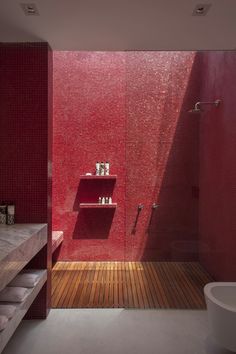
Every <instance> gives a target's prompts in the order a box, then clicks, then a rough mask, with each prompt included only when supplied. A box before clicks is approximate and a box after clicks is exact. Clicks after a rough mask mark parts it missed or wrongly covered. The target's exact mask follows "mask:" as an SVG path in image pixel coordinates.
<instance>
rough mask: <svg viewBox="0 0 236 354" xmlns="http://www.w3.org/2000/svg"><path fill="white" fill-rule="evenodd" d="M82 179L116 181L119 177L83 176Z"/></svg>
mask: <svg viewBox="0 0 236 354" xmlns="http://www.w3.org/2000/svg"><path fill="white" fill-rule="evenodd" d="M80 178H81V179H116V178H117V175H107V176H96V175H92V176H90V175H82V176H80Z"/></svg>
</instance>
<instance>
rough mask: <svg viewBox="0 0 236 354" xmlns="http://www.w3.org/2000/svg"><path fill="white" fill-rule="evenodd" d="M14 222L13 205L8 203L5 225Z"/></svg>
mask: <svg viewBox="0 0 236 354" xmlns="http://www.w3.org/2000/svg"><path fill="white" fill-rule="evenodd" d="M14 224H15V205H13V204H10V205H8V206H7V225H14Z"/></svg>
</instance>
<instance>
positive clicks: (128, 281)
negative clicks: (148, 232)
mask: <svg viewBox="0 0 236 354" xmlns="http://www.w3.org/2000/svg"><path fill="white" fill-rule="evenodd" d="M211 281H213V279H212V278H211V277H210V275H209V274H208V273H207V272H206V271H205V270H204V269H203V268H202V266H201V265H200V264H199V263H197V262H58V263H56V264H55V266H54V267H53V271H52V307H54V308H119V307H121V308H123V307H125V308H146V309H148V308H152V309H153V308H163V309H165V308H172V309H173V308H178V309H204V308H205V301H204V296H203V287H204V285H205V284H206V283H208V282H211Z"/></svg>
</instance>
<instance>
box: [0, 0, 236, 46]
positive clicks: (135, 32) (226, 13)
mask: <svg viewBox="0 0 236 354" xmlns="http://www.w3.org/2000/svg"><path fill="white" fill-rule="evenodd" d="M21 2H23V3H27V0H22V1H17V0H0V42H25V41H47V42H49V44H50V45H51V47H52V48H53V49H54V50H200V49H212V50H215V49H223V50H225V49H235V48H236V0H209V1H204V0H199V1H198V0H196V1H193V0H36V1H33V0H29V1H28V2H29V3H32V2H34V3H35V4H36V5H37V8H38V10H39V13H40V16H25V15H24V13H23V11H22V8H21V7H20V5H19V4H20V3H21ZM198 3H202V4H204V3H211V4H212V6H211V8H210V10H209V12H208V14H207V16H205V17H203V16H202V17H200V16H198V17H196V16H192V11H193V9H194V8H195V6H196V4H198Z"/></svg>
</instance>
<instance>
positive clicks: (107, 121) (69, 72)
mask: <svg viewBox="0 0 236 354" xmlns="http://www.w3.org/2000/svg"><path fill="white" fill-rule="evenodd" d="M199 78H200V75H199V66H198V64H197V60H196V58H195V53H192V52H186V53H180V52H169V53H168V52H166V53H159V52H155V53H154V52H146V53H145V52H130V53H111V52H109V53H104V52H103V53H100V52H93V53H91V52H90V53H89V52H79V53H78V52H77V53H76V52H55V53H54V144H53V155H54V159H53V160H54V163H53V176H54V178H53V227H54V229H55V230H63V231H64V236H65V239H64V242H63V245H62V247H61V250H60V255H59V259H61V260H123V259H130V260H140V259H145V260H146V259H154V260H159V259H160V260H163V259H165V260H167V259H173V260H174V259H177V260H178V259H179V260H191V259H196V257H197V252H196V239H197V222H198V220H197V215H198V200H197V198H196V193H193V191H196V190H197V189H198V120H196V119H190V118H189V116H188V114H187V113H186V110H187V109H189V108H191V106H192V105H193V103H195V100H196V97H199ZM104 160H108V161H110V163H111V173H114V174H117V175H118V179H117V182H116V183H115V184H112V183H110V182H101V183H100V182H99V183H98V182H97V181H96V182H88V181H83V182H81V181H80V175H82V174H84V173H85V172H94V167H95V163H96V161H104ZM102 193H113V200H114V201H115V202H117V203H118V208H117V210H116V211H115V213H114V214H113V213H112V212H111V211H109V212H107V211H102V210H101V211H97V210H93V211H85V212H83V211H81V212H80V213H79V212H78V209H79V207H78V206H79V202H80V201H86V200H87V201H96V200H97V198H98V196H99V194H102ZM153 202H158V203H160V208H159V209H158V210H157V211H156V212H155V215H153V217H152V220H151V222H149V221H150V219H151V205H152V203H153ZM138 203H143V204H144V206H145V207H144V209H143V211H142V212H141V214H140V218H139V220H138V223H137V227H136V230H135V232H134V230H133V226H134V222H135V218H136V211H137V205H138ZM179 242H180V243H179ZM181 242H182V243H181ZM183 247H185V250H184V251H183V250H182V248H183Z"/></svg>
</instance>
